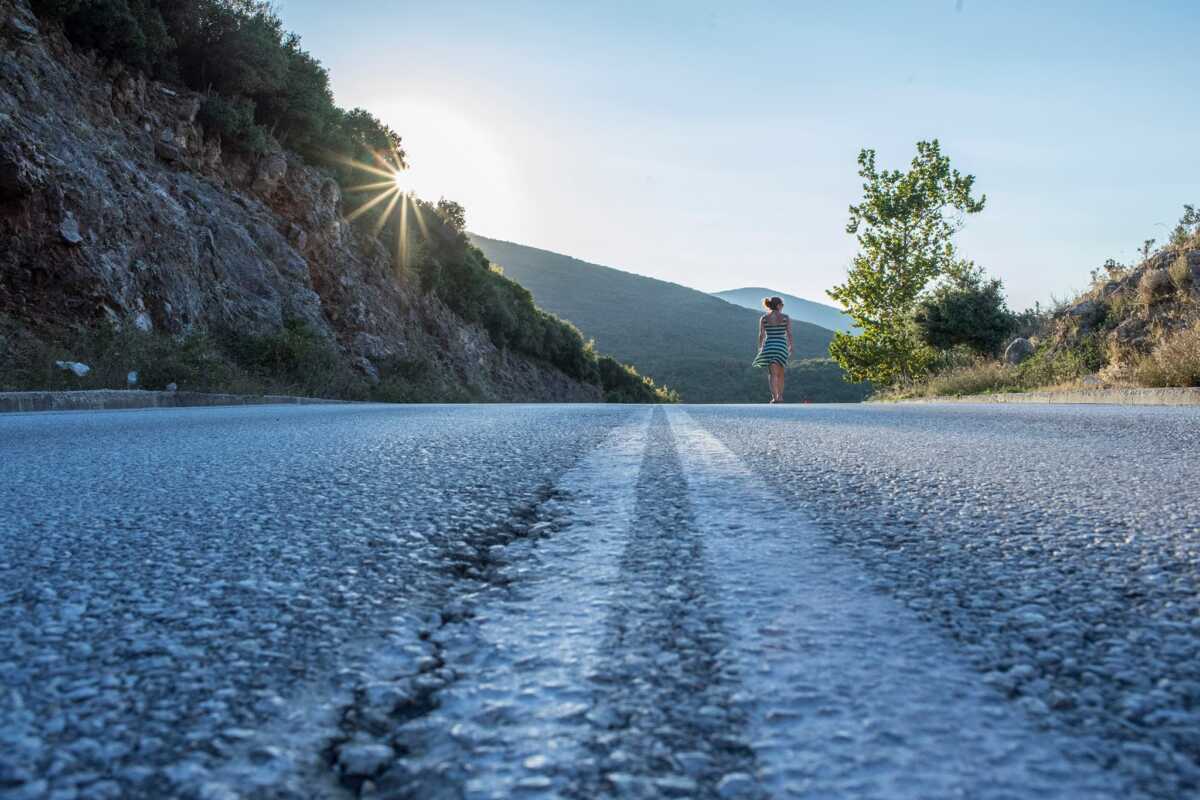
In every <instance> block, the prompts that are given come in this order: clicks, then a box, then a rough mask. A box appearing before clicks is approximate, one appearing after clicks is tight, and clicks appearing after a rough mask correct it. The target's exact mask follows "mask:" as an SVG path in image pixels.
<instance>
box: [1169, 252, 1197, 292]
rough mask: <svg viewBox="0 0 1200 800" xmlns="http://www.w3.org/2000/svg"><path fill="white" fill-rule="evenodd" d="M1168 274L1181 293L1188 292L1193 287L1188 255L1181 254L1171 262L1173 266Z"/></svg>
mask: <svg viewBox="0 0 1200 800" xmlns="http://www.w3.org/2000/svg"><path fill="white" fill-rule="evenodd" d="M1167 274H1168V275H1169V276H1170V277H1171V283H1172V284H1174V285H1175V288H1176V289H1177V290H1179V291H1180V292H1183V291H1186V290H1187V289H1188V287H1190V286H1191V285H1192V267H1191V265H1190V264H1188V257H1187V253H1181V254H1180V255H1179V257H1178V258H1176V259H1175V260H1174V261H1172V262H1171V266H1169V267H1167Z"/></svg>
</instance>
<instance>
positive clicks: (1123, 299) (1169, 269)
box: [894, 206, 1200, 397]
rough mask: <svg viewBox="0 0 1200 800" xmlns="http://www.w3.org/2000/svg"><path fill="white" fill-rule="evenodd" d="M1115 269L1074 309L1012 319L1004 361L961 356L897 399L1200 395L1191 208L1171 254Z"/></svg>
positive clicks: (1094, 280)
mask: <svg viewBox="0 0 1200 800" xmlns="http://www.w3.org/2000/svg"><path fill="white" fill-rule="evenodd" d="M1153 245H1154V242H1153V241H1147V242H1146V243H1145V244H1144V246H1143V252H1142V258H1141V260H1140V261H1139V262H1138V263H1136V264H1120V263H1118V262H1116V261H1113V260H1110V261H1108V262H1106V263H1105V264H1104V265H1103V266H1102V267H1100V268H1099V269H1096V270H1094V271H1093V272H1092V275H1091V286H1090V287H1089V288H1088V289H1087V290H1086V291H1085V292H1083V293H1082V294H1081V295H1080V296H1078V297H1076V298H1075V299H1073V300H1072V301H1070V302H1066V303H1061V304H1059V305H1058V306H1057V307H1055V308H1052V309H1048V310H1042V309H1035V310H1033V311H1029V312H1026V313H1024V314H1022V315H1017V316H1014V317H1013V318H1012V322H1013V324H1012V328H1011V329H1010V336H1012V337H1015V338H1012V339H1011V341H1010V343H1009V345H1008V346H1007V348H1006V349H1005V350H1004V352H996V353H995V354H991V355H987V356H983V357H978V356H977V357H970V356H962V357H960V360H959V361H958V363H954V362H953V361H952V362H951V363H948V364H946V365H945V366H944V367H943V368H942V369H939V370H935V371H933V372H932V373H931V374H930V375H929V376H928V377H926V378H925V379H923V380H921V381H918V382H916V383H914V384H913V385H912V386H909V387H898V389H897V391H896V392H894V394H895V395H896V396H900V397H909V396H920V397H930V396H947V395H958V396H961V395H972V394H985V393H995V392H1020V391H1029V390H1034V389H1053V388H1059V387H1076V386H1085V387H1090V388H1104V387H1112V388H1128V387H1153V388H1161V387H1190V386H1200V216H1198V215H1197V214H1196V212H1195V211H1194V210H1193V208H1192V207H1190V206H1189V207H1185V210H1184V215H1183V218H1182V219H1181V220H1180V222H1179V224H1178V225H1177V226H1176V228H1175V230H1174V232H1173V234H1172V236H1171V238H1170V240H1169V241H1168V242H1167V244H1166V245H1164V246H1163V247H1161V248H1159V249H1158V250H1153V249H1152V248H1153Z"/></svg>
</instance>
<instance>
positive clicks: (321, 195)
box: [0, 0, 600, 400]
mask: <svg viewBox="0 0 1200 800" xmlns="http://www.w3.org/2000/svg"><path fill="white" fill-rule="evenodd" d="M201 101H202V98H201V97H200V96H198V95H196V94H195V93H193V92H189V91H185V90H182V89H179V88H178V87H172V86H166V85H162V84H159V83H155V82H153V81H148V80H146V79H145V78H144V77H143V76H141V75H140V74H137V73H134V72H131V71H130V70H128V69H126V68H125V67H123V66H121V65H119V64H115V63H102V62H100V61H99V60H98V59H96V58H95V57H93V56H91V55H89V54H84V53H80V52H77V51H76V50H75V49H73V48H72V47H71V45H70V44H69V43H68V42H67V41H66V40H65V38H64V37H63V36H62V35H61V33H60V32H58V31H56V30H53V29H51V28H50V27H48V26H43V25H42V24H41V23H40V22H39V20H38V19H37V17H35V16H34V14H33V13H32V12H31V11H30V8H29V5H28V3H27V2H26V0H0V243H2V244H3V246H2V247H0V318H6V319H8V320H10V321H15V322H16V323H18V324H23V325H27V326H31V327H35V328H39V329H50V328H53V327H54V326H75V327H78V326H80V325H86V324H102V323H105V322H107V323H110V324H115V325H119V326H133V327H136V328H138V329H141V330H146V331H156V332H161V333H166V334H172V335H186V334H188V333H192V332H197V331H204V330H210V329H216V328H220V329H224V330H236V331H239V332H245V333H253V334H263V333H271V332H276V331H279V330H281V329H282V327H283V326H284V324H285V323H286V322H287V321H289V320H298V321H302V322H303V323H305V324H306V325H308V326H310V327H311V328H313V329H314V330H317V331H319V332H320V333H322V334H323V335H326V336H328V337H329V338H330V339H331V340H334V341H336V343H337V345H338V347H339V348H340V350H341V351H342V352H343V354H344V355H345V358H346V360H347V362H348V363H352V364H355V365H357V368H358V369H359V370H360V371H361V372H362V374H364V375H365V376H367V377H368V378H372V377H373V378H374V379H376V380H377V379H378V370H377V363H378V362H379V361H380V360H381V359H388V358H417V357H419V358H420V359H421V360H422V361H424V362H426V363H428V364H429V365H430V366H432V367H433V368H434V370H435V371H437V372H438V373H440V374H445V375H447V376H451V378H452V379H456V380H458V381H460V382H464V383H466V384H467V385H468V386H470V387H471V388H472V390H473V393H474V394H475V395H476V396H478V397H480V398H482V399H486V400H597V399H599V396H600V393H599V389H598V388H596V387H594V386H590V385H585V384H582V383H579V382H577V381H575V380H572V379H570V378H569V377H567V376H566V375H564V374H563V373H561V372H559V371H558V370H556V369H553V368H551V367H549V366H546V365H544V364H541V363H537V362H534V361H531V360H529V359H526V358H523V357H520V356H517V355H514V354H512V353H510V352H506V351H501V350H499V349H497V348H496V347H495V346H494V345H493V343H492V342H491V340H490V339H489V337H488V335H487V333H486V332H485V331H483V330H482V329H480V328H478V327H475V326H470V325H467V324H464V323H463V322H462V320H461V319H459V318H458V317H456V316H455V315H454V314H453V313H452V312H451V311H450V310H449V309H447V308H446V307H445V306H444V305H442V304H441V303H440V302H439V301H438V300H436V299H435V298H433V297H431V296H429V295H427V294H424V293H422V292H421V291H420V290H419V288H418V287H417V286H416V285H415V282H414V281H409V280H406V279H405V276H398V275H396V274H395V272H394V270H393V266H392V259H391V258H390V257H389V255H388V253H387V252H386V251H385V250H384V249H383V247H382V246H381V245H380V244H379V242H378V241H377V240H375V239H374V238H372V237H369V236H366V235H363V234H362V233H360V232H359V231H357V230H356V229H355V228H353V227H352V226H351V225H349V224H348V223H347V222H346V221H345V220H344V218H343V213H342V212H343V209H342V203H341V193H340V191H339V190H338V186H337V184H336V183H335V182H334V181H333V179H332V178H330V177H329V176H328V175H327V174H326V173H324V172H323V171H321V170H319V169H316V168H313V167H311V166H308V165H306V164H305V163H304V162H302V161H301V160H300V159H299V158H298V157H297V156H295V155H293V154H291V153H288V152H286V151H283V150H281V149H278V150H275V151H274V152H269V153H267V154H266V155H263V156H260V157H247V156H242V155H239V154H236V153H231V152H227V151H226V150H225V149H223V148H222V147H221V145H220V143H219V141H217V140H216V139H215V138H213V137H211V136H206V135H205V131H204V130H203V128H202V126H201V125H200V123H199V122H198V121H197V115H198V111H199V109H200V107H201Z"/></svg>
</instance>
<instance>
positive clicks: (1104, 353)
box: [1043, 241, 1200, 385]
mask: <svg viewBox="0 0 1200 800" xmlns="http://www.w3.org/2000/svg"><path fill="white" fill-rule="evenodd" d="M1198 244H1200V242H1195V241H1189V242H1187V243H1184V244H1182V245H1179V246H1168V247H1165V248H1163V249H1162V250H1160V251H1159V252H1157V253H1155V254H1153V255H1151V256H1150V257H1149V258H1147V259H1145V260H1144V261H1143V262H1142V263H1141V264H1140V265H1138V266H1136V267H1120V266H1117V265H1113V266H1112V267H1110V268H1108V269H1107V274H1106V275H1103V276H1101V274H1100V273H1099V272H1098V273H1097V276H1096V277H1097V280H1096V282H1095V285H1094V286H1093V287H1092V289H1091V290H1090V291H1088V292H1086V293H1084V294H1083V295H1082V296H1081V297H1079V298H1077V299H1076V300H1075V301H1074V302H1072V303H1070V304H1069V305H1067V306H1065V307H1064V308H1062V309H1061V310H1059V311H1058V312H1057V313H1056V314H1055V315H1054V319H1053V324H1052V327H1051V330H1050V331H1049V334H1048V336H1047V337H1046V341H1045V343H1044V344H1043V347H1044V348H1045V349H1046V350H1047V351H1048V352H1049V353H1050V354H1052V355H1053V354H1059V353H1071V352H1075V353H1079V354H1081V355H1080V358H1081V360H1085V361H1086V360H1089V359H1090V360H1091V362H1092V364H1093V365H1094V367H1095V368H1096V369H1098V370H1099V373H1098V379H1099V380H1100V381H1102V382H1105V383H1111V384H1117V385H1121V384H1137V383H1141V384H1144V385H1188V384H1189V383H1190V381H1186V380H1185V381H1183V382H1179V381H1174V382H1173V381H1172V380H1171V379H1170V378H1171V377H1172V376H1170V375H1169V374H1168V375H1167V376H1166V378H1167V380H1165V381H1164V380H1162V376H1161V375H1159V374H1158V373H1161V372H1162V369H1160V368H1159V367H1161V366H1166V367H1167V368H1168V372H1170V371H1172V368H1179V367H1182V366H1184V365H1182V364H1181V363H1180V362H1181V361H1183V360H1187V359H1189V358H1190V359H1194V358H1195V357H1196V355H1197V354H1196V353H1192V352H1189V351H1187V350H1184V349H1181V348H1180V344H1181V343H1182V342H1184V341H1185V340H1186V339H1187V338H1188V337H1189V335H1190V336H1191V338H1195V333H1194V331H1195V330H1196V329H1197V326H1200V247H1198V246H1197V245H1198ZM1193 346H1194V345H1193ZM1156 362H1166V363H1165V364H1161V365H1160V364H1156ZM1172 362H1173V363H1172Z"/></svg>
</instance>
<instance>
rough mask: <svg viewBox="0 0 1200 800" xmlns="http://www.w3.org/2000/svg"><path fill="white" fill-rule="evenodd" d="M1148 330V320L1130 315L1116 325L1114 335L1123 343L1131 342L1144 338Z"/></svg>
mask: <svg viewBox="0 0 1200 800" xmlns="http://www.w3.org/2000/svg"><path fill="white" fill-rule="evenodd" d="M1146 332H1147V327H1146V320H1144V319H1142V318H1140V317H1130V318H1129V319H1127V320H1125V321H1124V322H1122V323H1121V324H1120V325H1118V326H1117V327H1116V329H1115V330H1114V331H1113V336H1114V337H1115V338H1116V340H1117V341H1118V342H1120V343H1121V344H1131V343H1132V342H1136V341H1139V340H1141V339H1144V338H1145V336H1146Z"/></svg>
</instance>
